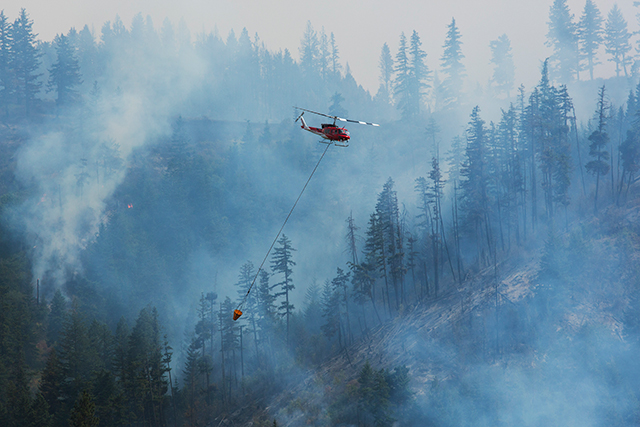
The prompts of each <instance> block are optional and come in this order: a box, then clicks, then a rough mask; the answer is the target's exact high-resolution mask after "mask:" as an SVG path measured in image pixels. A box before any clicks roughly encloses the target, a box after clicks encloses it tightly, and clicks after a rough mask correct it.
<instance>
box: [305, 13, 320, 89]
mask: <svg viewBox="0 0 640 427" xmlns="http://www.w3.org/2000/svg"><path fill="white" fill-rule="evenodd" d="M319 45H320V42H319V41H318V34H317V33H316V31H315V30H314V29H313V25H311V21H307V26H306V28H305V30H304V35H303V36H302V41H301V42H300V67H301V68H302V71H303V72H304V74H305V76H307V77H310V76H316V75H318V74H319V70H318V57H319V56H320V46H319Z"/></svg>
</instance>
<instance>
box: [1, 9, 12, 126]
mask: <svg viewBox="0 0 640 427" xmlns="http://www.w3.org/2000/svg"><path fill="white" fill-rule="evenodd" d="M11 44H12V43H11V25H10V23H9V21H8V20H7V17H6V15H5V14H4V10H0V109H2V110H3V111H4V114H5V115H8V114H9V102H10V99H11V90H12V87H11V86H12V78H11V74H12V73H11Z"/></svg>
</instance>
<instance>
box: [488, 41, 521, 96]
mask: <svg viewBox="0 0 640 427" xmlns="http://www.w3.org/2000/svg"><path fill="white" fill-rule="evenodd" d="M489 47H490V48H491V63H492V64H493V76H492V77H491V82H492V83H493V84H495V85H496V89H497V91H498V93H505V94H506V95H507V98H509V96H510V92H511V90H512V89H513V84H514V82H515V77H516V70H515V65H514V64H513V54H512V53H511V41H509V37H507V35H506V34H503V35H501V36H500V37H498V39H497V40H492V41H491V42H490V43H489Z"/></svg>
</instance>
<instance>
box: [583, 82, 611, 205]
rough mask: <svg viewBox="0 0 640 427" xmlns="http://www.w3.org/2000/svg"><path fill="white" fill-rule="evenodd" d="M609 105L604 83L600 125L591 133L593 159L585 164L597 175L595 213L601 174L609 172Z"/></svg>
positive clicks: (598, 121) (598, 106) (590, 146)
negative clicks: (607, 120) (607, 127)
mask: <svg viewBox="0 0 640 427" xmlns="http://www.w3.org/2000/svg"><path fill="white" fill-rule="evenodd" d="M608 109H609V106H608V105H607V100H606V98H605V87H604V85H602V87H601V88H600V90H599V91H598V104H597V107H596V119H597V123H598V127H597V128H596V129H595V130H594V131H593V132H592V133H591V135H589V141H590V142H591V144H590V145H589V155H590V156H591V157H594V159H593V160H591V161H590V162H588V163H587V164H586V165H585V169H586V170H587V171H588V172H590V173H592V174H593V175H595V176H596V194H595V197H594V200H593V211H594V214H595V213H597V212H598V190H599V188H600V176H605V175H606V174H607V173H608V172H609V163H608V160H609V151H607V149H606V145H607V144H608V143H609V134H608V133H607V129H606V126H607V123H606V119H607V116H608Z"/></svg>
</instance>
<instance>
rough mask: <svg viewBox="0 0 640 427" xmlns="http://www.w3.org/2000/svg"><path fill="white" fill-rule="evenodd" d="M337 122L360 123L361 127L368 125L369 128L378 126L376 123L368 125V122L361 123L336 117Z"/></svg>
mask: <svg viewBox="0 0 640 427" xmlns="http://www.w3.org/2000/svg"><path fill="white" fill-rule="evenodd" d="M336 118H337V119H338V120H340V121H341V122H350V123H360V124H361V125H369V126H380V125H379V124H377V123H369V122H363V121H361V120H350V119H343V118H341V117H336Z"/></svg>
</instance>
